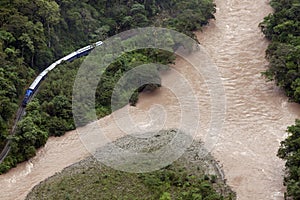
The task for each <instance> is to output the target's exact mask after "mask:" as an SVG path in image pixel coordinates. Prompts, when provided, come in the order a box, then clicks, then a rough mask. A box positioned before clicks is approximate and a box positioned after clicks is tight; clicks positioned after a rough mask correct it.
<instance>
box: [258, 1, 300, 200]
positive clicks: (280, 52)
mask: <svg viewBox="0 0 300 200" xmlns="http://www.w3.org/2000/svg"><path fill="white" fill-rule="evenodd" d="M271 6H272V7H273V8H274V13H273V14H270V15H269V16H267V17H266V18H265V20H264V21H263V22H262V23H261V24H260V26H261V28H262V31H263V33H264V34H265V35H266V37H267V38H268V39H270V40H271V44H270V45H269V47H268V49H267V51H266V56H267V58H268V59H269V61H270V66H269V69H268V70H267V71H266V72H265V73H264V75H265V76H266V77H267V78H268V79H269V80H275V81H276V83H277V85H278V86H280V87H281V88H283V89H284V91H285V92H286V94H287V96H288V97H289V98H290V99H291V100H292V101H295V102H297V103H300V2H299V0H272V1H271ZM287 132H288V134H289V136H288V138H287V139H286V140H285V141H283V142H281V147H280V149H279V151H278V156H279V157H280V158H282V159H284V160H286V176H285V179H284V184H285V185H286V186H287V193H286V199H289V198H292V199H300V121H299V120H296V123H295V125H292V126H290V127H288V129H287Z"/></svg>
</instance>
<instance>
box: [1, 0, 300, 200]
mask: <svg viewBox="0 0 300 200" xmlns="http://www.w3.org/2000/svg"><path fill="white" fill-rule="evenodd" d="M215 2H216V4H217V13H216V21H215V20H212V21H211V23H210V25H209V26H207V27H205V28H204V30H203V32H198V33H197V36H198V38H199V40H200V42H201V44H202V45H203V46H204V47H205V48H206V50H207V51H208V52H209V54H210V56H211V59H212V60H213V61H214V62H215V63H216V65H217V67H218V70H219V72H220V75H221V77H222V81H223V85H224V88H225V94H226V102H227V105H226V106H227V107H226V118H225V122H224V125H223V129H222V131H221V133H220V134H219V140H218V143H217V144H216V145H215V148H214V149H213V151H212V153H213V155H214V156H215V158H216V159H217V160H218V161H220V163H221V165H222V166H223V169H224V172H225V178H226V179H227V183H228V184H229V185H230V186H232V188H233V190H234V191H236V192H237V195H238V199H241V200H253V199H259V200H268V199H276V200H277V199H283V192H284V187H283V185H282V180H283V169H284V162H283V161H281V160H280V159H278V158H277V157H276V153H277V149H278V147H279V143H280V141H282V140H283V139H284V137H285V129H286V127H287V126H288V125H291V124H292V123H294V120H295V118H297V117H300V107H299V106H298V105H296V104H293V103H288V100H287V98H286V97H285V96H284V94H283V93H282V92H281V91H280V90H279V89H278V88H277V87H276V86H275V85H274V83H270V82H269V83H267V82H265V80H264V79H263V78H262V77H261V75H260V73H261V72H262V71H263V70H264V69H265V68H266V66H267V64H268V63H267V61H266V60H265V58H264V55H265V49H266V48H267V45H268V42H267V41H266V40H265V39H264V37H263V34H262V33H261V32H260V30H259V28H258V24H259V22H261V21H262V19H263V17H264V16H266V15H267V14H268V13H270V12H271V11H272V10H271V8H270V6H269V4H268V1H267V0H251V1H250V0H215ZM173 68H174V69H176V70H177V71H178V72H180V73H181V74H185V75H186V76H187V77H189V79H188V81H189V82H190V83H192V85H193V89H194V90H195V91H197V92H196V95H197V96H198V98H199V100H200V101H199V109H200V111H201V125H200V130H207V128H208V126H209V123H210V120H211V113H210V97H209V92H208V89H207V87H206V85H205V80H203V79H202V78H201V77H198V76H195V73H194V71H193V70H194V69H193V68H192V67H191V66H189V64H188V63H186V62H185V61H184V60H183V59H178V60H177V64H176V65H175V66H173ZM162 81H163V85H164V84H170V83H172V82H174V81H176V78H175V76H174V73H173V72H172V71H170V72H164V73H163V74H162ZM160 108H164V114H165V116H166V121H165V122H164V123H163V124H160V120H156V119H155V116H156V113H157V112H160ZM123 109H128V110H129V111H130V113H131V116H132V118H133V119H135V121H136V122H137V124H138V125H139V128H140V129H144V130H145V131H148V130H149V127H151V123H152V122H153V123H154V122H158V123H154V124H156V125H161V127H159V128H171V127H176V126H177V123H176V122H178V120H180V114H181V113H180V103H179V102H178V100H177V98H176V96H175V95H174V94H173V93H172V92H171V91H169V90H168V89H167V88H164V87H162V88H161V89H159V90H157V91H156V92H154V93H150V94H149V93H144V94H141V95H140V100H139V103H138V105H137V106H136V107H125V108H123ZM150 122H151V123H150ZM98 124H99V125H100V126H101V127H102V129H103V131H104V133H106V135H107V136H108V137H110V138H111V139H112V140H113V139H115V138H117V137H120V136H121V135H122V134H124V133H123V132H122V130H120V127H118V125H117V124H116V123H115V121H114V118H113V117H112V115H110V116H107V117H105V118H103V119H101V120H99V122H98ZM156 128H157V127H156ZM203 132H205V131H199V134H198V135H197V136H198V137H199V138H202V136H203ZM88 155H89V153H88V152H87V150H86V149H85V147H84V145H83V144H82V143H81V141H80V139H79V136H78V135H77V134H76V131H72V132H69V133H67V134H66V135H64V136H63V137H60V138H50V139H49V141H48V142H47V144H46V146H45V147H44V148H42V149H40V150H39V151H38V153H37V156H36V157H34V158H33V159H31V160H30V161H28V162H25V163H22V164H20V165H18V167H17V168H14V169H12V170H11V171H9V172H8V173H7V174H4V175H1V176H0V185H1V187H0V199H5V200H10V199H11V200H16V199H24V198H25V196H26V195H27V193H28V192H29V191H30V189H31V188H32V187H34V185H36V184H38V183H39V182H40V181H42V180H44V179H45V178H47V177H49V176H52V175H54V174H55V173H56V172H59V171H61V170H62V169H63V168H64V167H67V166H69V165H70V164H73V163H75V162H77V161H79V160H81V159H83V158H84V157H86V156H88Z"/></svg>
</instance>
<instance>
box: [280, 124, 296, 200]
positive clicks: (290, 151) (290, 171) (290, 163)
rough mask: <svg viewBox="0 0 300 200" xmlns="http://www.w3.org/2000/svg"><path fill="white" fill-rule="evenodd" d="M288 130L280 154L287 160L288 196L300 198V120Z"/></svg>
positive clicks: (286, 181) (286, 180)
mask: <svg viewBox="0 0 300 200" xmlns="http://www.w3.org/2000/svg"><path fill="white" fill-rule="evenodd" d="M287 132H288V134H289V136H288V137H287V138H286V139H285V140H284V141H283V142H281V147H280V149H279V150H278V156H279V157H280V158H282V159H284V160H286V164H285V166H286V176H285V178H284V184H285V185H286V186H287V196H288V197H293V199H300V120H296V123H295V125H292V126H290V127H288V129H287Z"/></svg>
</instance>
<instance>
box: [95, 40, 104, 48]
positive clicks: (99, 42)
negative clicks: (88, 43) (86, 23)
mask: <svg viewBox="0 0 300 200" xmlns="http://www.w3.org/2000/svg"><path fill="white" fill-rule="evenodd" d="M95 44H96V47H98V46H101V45H102V44H103V42H102V41H98V42H96V43H95Z"/></svg>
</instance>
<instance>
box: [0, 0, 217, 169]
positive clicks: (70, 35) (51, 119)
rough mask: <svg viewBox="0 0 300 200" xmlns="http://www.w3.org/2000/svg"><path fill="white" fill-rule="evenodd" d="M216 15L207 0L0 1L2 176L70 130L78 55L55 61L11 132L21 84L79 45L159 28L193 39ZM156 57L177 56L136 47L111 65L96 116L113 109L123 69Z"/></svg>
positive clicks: (162, 59)
mask: <svg viewBox="0 0 300 200" xmlns="http://www.w3.org/2000/svg"><path fill="white" fill-rule="evenodd" d="M214 12H215V7H214V4H213V3H212V1H211V0H192V1H190V0H180V1H178V0H164V1H161V0H133V1H114V0H112V1H107V0H105V1H104V0H96V1H95V0H83V1H82V0H81V1H79V0H55V1H54V0H35V1H31V0H2V1H1V2H0V15H1V16H0V63H1V66H0V78H1V83H0V84H1V88H0V90H1V96H0V131H1V132H0V133H1V135H0V147H1V149H2V148H3V146H4V144H5V142H6V141H7V139H8V138H10V139H11V141H12V145H11V147H12V150H11V152H10V154H9V155H8V156H7V157H6V159H5V160H4V161H3V162H2V163H1V164H0V173H3V172H5V171H7V170H9V169H10V168H11V167H13V166H16V164H17V163H18V162H21V161H24V160H27V159H29V158H30V157H32V156H34V155H35V152H36V149H37V148H39V147H41V146H43V145H44V144H45V142H46V141H47V139H48V137H49V136H51V135H55V136H58V135H62V134H63V133H64V132H65V131H67V130H71V129H73V128H74V122H73V119H72V112H71V95H72V94H71V92H72V86H73V80H74V77H75V75H76V70H77V69H78V66H79V65H80V63H81V62H82V59H81V60H76V61H74V62H72V63H65V64H64V65H61V66H58V67H57V68H58V69H55V70H54V72H51V73H50V74H49V79H47V80H46V82H45V83H44V84H43V86H42V89H41V90H40V93H39V94H38V96H37V98H36V99H35V100H34V101H33V102H32V103H30V104H29V105H28V106H27V108H26V113H27V114H26V117H24V118H23V119H22V121H20V123H19V124H18V127H17V130H16V134H15V135H14V136H10V135H9V130H10V128H11V125H12V123H13V120H14V115H15V113H16V110H17V108H18V106H19V105H20V102H21V100H22V97H23V95H24V92H25V90H26V88H27V87H28V86H29V84H30V82H31V81H32V80H33V79H34V77H35V76H36V75H37V74H38V73H39V72H41V71H42V70H43V69H45V68H46V67H47V66H48V65H49V64H51V63H52V62H53V61H55V60H56V59H58V58H60V57H62V56H64V55H66V54H69V53H70V52H72V51H74V50H76V49H77V48H79V47H82V46H86V45H87V44H90V43H93V42H96V41H98V40H104V39H105V38H107V37H109V36H112V35H115V34H117V33H119V32H122V31H124V30H128V29H132V28H136V27H145V26H153V25H154V26H163V27H167V28H171V29H175V30H178V31H181V32H183V33H185V34H187V35H189V36H191V37H194V35H193V33H192V31H195V30H198V29H200V28H201V26H203V25H205V24H207V23H208V19H210V18H213V17H214V16H213V13H214ZM153 61H155V63H161V64H167V63H171V62H173V61H174V56H173V54H172V53H169V52H163V51H155V50H140V51H137V52H132V53H128V54H126V55H124V57H123V58H120V60H117V61H116V62H115V63H114V64H113V67H112V70H111V71H108V72H106V73H105V75H104V78H103V82H101V84H100V87H99V89H98V90H97V94H98V95H97V108H96V110H97V114H98V116H99V117H101V116H104V115H106V114H108V113H110V106H109V103H108V100H109V102H110V95H111V92H112V88H113V86H114V84H115V83H116V82H117V80H118V79H119V77H120V76H121V75H122V73H124V72H126V71H127V70H130V69H132V67H134V66H136V65H138V64H141V63H149V62H153ZM158 70H159V69H154V70H151V71H150V72H149V75H150V76H153V77H154V78H159V77H158V76H159V75H158ZM157 86H159V85H156V86H155V87H157ZM155 87H154V88H155ZM154 88H152V89H154ZM103 91H105V92H103ZM99 94H101V95H99ZM130 100H131V104H134V103H136V101H137V92H136V93H135V94H134V95H133V96H132V98H131V99H130Z"/></svg>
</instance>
